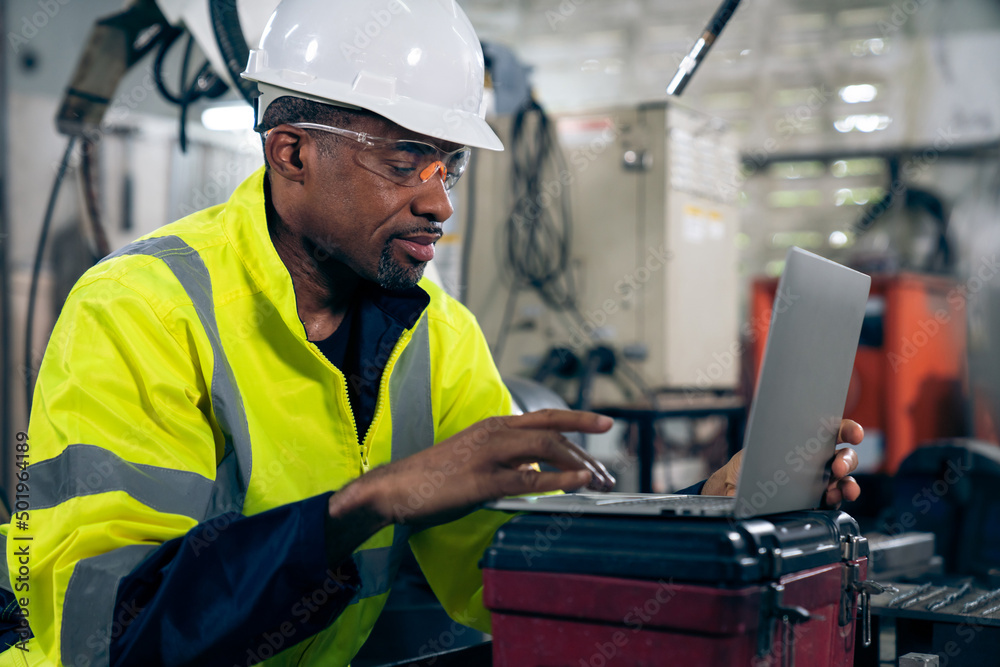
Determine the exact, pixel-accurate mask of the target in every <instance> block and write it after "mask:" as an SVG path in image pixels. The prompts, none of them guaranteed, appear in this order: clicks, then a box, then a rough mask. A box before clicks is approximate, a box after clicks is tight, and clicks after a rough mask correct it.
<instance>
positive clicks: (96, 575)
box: [59, 544, 159, 667]
mask: <svg viewBox="0 0 1000 667" xmlns="http://www.w3.org/2000/svg"><path fill="white" fill-rule="evenodd" d="M158 546H159V545H156V544H133V545H131V546H127V547H120V548H118V549H115V550H114V551H109V552H107V553H104V554H101V555H99V556H92V557H91V558H84V559H83V560H80V561H77V563H76V566H75V567H74V568H73V575H72V576H71V577H70V578H69V585H68V586H67V587H66V597H65V600H64V602H63V624H62V641H61V643H60V646H59V648H60V651H61V653H62V662H63V664H64V665H90V666H91V667H106V665H107V664H108V661H109V655H108V646H109V644H110V642H111V633H112V632H114V631H115V630H116V628H115V625H114V624H115V623H116V622H117V623H119V624H120V625H126V624H128V623H129V622H131V621H132V620H133V619H132V618H129V617H128V613H129V612H128V610H127V609H123V610H120V611H119V612H118V615H119V618H117V619H116V618H114V613H115V598H116V596H117V594H118V582H120V581H121V579H122V577H124V576H125V575H127V574H128V573H129V572H131V571H132V570H134V569H135V568H136V567H137V566H138V565H139V563H141V562H142V561H143V559H145V558H146V556H148V555H149V554H150V552H152V551H154V550H155V549H156V548H157V547H158ZM123 615H124V616H123ZM119 632H120V630H119Z"/></svg>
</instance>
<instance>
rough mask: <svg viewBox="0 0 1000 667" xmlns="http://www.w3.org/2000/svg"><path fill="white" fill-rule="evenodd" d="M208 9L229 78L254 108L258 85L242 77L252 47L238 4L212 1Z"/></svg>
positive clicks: (221, 0) (219, 0)
mask: <svg viewBox="0 0 1000 667" xmlns="http://www.w3.org/2000/svg"><path fill="white" fill-rule="evenodd" d="M208 7H209V10H210V12H211V15H212V30H213V31H214V32H215V41H216V42H217V43H218V45H219V51H220V52H221V53H222V60H223V61H224V62H225V63H226V69H227V70H228V71H229V77H230V78H231V79H232V80H233V83H234V84H235V85H236V89H237V90H238V91H239V92H240V95H242V97H243V99H244V100H246V102H247V104H249V105H250V106H253V105H254V99H255V98H256V97H257V84H255V83H254V82H253V81H248V80H246V79H244V78H243V77H242V76H240V74H241V73H242V72H243V69H244V68H245V67H246V64H247V61H248V60H249V59H250V47H248V46H247V41H246V39H245V38H244V37H243V28H242V27H241V26H240V15H239V12H238V11H237V8H236V3H235V2H233V0H210V2H209V5H208ZM261 111H263V110H261Z"/></svg>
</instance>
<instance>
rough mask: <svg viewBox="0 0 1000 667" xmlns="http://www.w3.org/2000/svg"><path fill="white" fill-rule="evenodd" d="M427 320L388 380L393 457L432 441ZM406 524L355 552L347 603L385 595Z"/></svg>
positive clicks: (405, 543)
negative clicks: (383, 542) (354, 588)
mask: <svg viewBox="0 0 1000 667" xmlns="http://www.w3.org/2000/svg"><path fill="white" fill-rule="evenodd" d="M427 327H428V325H427V318H426V317H423V318H421V319H420V320H419V321H418V322H417V325H416V327H414V329H413V334H412V335H411V336H410V342H409V343H408V344H407V346H406V348H405V349H404V350H403V351H402V352H401V353H400V355H399V358H398V359H397V360H396V365H395V366H394V367H393V369H392V377H390V378H389V406H390V409H391V410H392V460H393V461H398V460H400V459H402V458H406V457H407V456H410V455H411V454H416V453H417V452H419V451H421V450H423V449H426V448H427V447H431V446H432V445H433V444H434V413H433V410H432V408H431V347H430V336H429V334H428V328H427ZM410 532H411V531H410V528H409V526H401V525H398V524H397V525H395V526H393V534H392V546H391V547H380V548H377V549H365V550H363V551H356V552H355V553H354V562H355V563H356V564H357V566H358V573H359V574H360V575H361V588H360V589H359V590H358V592H357V594H356V595H355V596H354V600H352V602H351V604H354V603H355V602H357V601H359V600H363V599H365V598H370V597H374V596H376V595H382V594H383V593H388V592H389V590H390V588H392V582H393V580H394V579H395V578H396V573H397V572H398V571H399V565H400V563H401V562H402V561H403V557H404V556H405V555H406V552H407V551H408V550H409V548H410V545H409V538H410Z"/></svg>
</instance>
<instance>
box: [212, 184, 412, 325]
mask: <svg viewBox="0 0 1000 667" xmlns="http://www.w3.org/2000/svg"><path fill="white" fill-rule="evenodd" d="M266 178H267V176H266V175H265V170H264V167H261V168H260V169H258V170H257V171H256V172H254V173H253V174H252V175H250V177H248V178H247V179H246V180H245V181H243V183H241V184H240V185H239V187H237V188H236V191H235V192H233V195H232V196H231V197H230V198H229V202H228V203H227V204H226V208H225V212H224V214H223V223H222V224H223V228H224V230H225V233H226V236H227V237H228V238H229V242H230V243H231V244H232V245H233V247H234V248H235V249H236V252H237V254H238V255H239V256H240V259H241V260H242V261H243V264H244V266H245V267H246V270H247V272H248V273H249V274H250V276H251V278H252V279H253V281H254V282H255V283H256V284H257V286H258V287H259V288H260V290H261V291H262V292H263V293H264V294H265V295H266V296H267V297H268V299H269V300H270V301H271V302H272V303H273V304H274V305H275V308H276V309H277V310H278V313H279V314H280V315H281V318H282V320H284V322H285V324H286V326H287V327H288V328H289V329H290V330H292V331H293V332H295V335H296V336H298V337H300V338H301V339H302V340H303V341H305V340H306V331H305V327H304V326H303V325H302V322H301V321H300V320H299V313H298V308H297V305H296V299H295V289H294V286H293V284H292V277H291V275H290V274H289V273H288V269H287V268H286V267H285V264H284V262H282V261H281V257H279V256H278V252H277V250H275V249H274V244H273V243H272V242H271V236H270V234H269V233H268V229H267V211H266V204H265V198H264V180H265V179H266ZM359 296H360V297H361V298H365V299H369V300H371V301H372V302H374V303H375V305H376V306H378V308H379V309H380V310H382V311H383V312H384V313H385V314H386V315H388V316H390V317H391V318H392V319H393V320H395V321H396V322H398V323H399V324H400V325H402V326H403V327H404V328H406V329H410V328H412V327H413V326H414V325H415V324H416V323H417V320H418V319H419V318H420V315H421V313H422V312H423V311H424V310H425V309H426V308H427V305H428V304H429V303H430V296H429V295H428V294H427V292H425V291H424V290H423V289H421V288H420V287H419V286H418V287H412V288H410V289H406V290H393V291H390V290H385V289H382V288H381V287H379V286H378V285H376V284H374V283H370V282H366V283H363V286H362V289H361V290H359Z"/></svg>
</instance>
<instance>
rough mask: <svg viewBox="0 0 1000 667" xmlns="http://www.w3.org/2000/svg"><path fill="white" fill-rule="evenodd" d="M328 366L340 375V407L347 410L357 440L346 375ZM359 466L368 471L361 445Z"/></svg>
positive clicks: (331, 365)
mask: <svg viewBox="0 0 1000 667" xmlns="http://www.w3.org/2000/svg"><path fill="white" fill-rule="evenodd" d="M330 367H331V368H333V370H334V371H336V373H337V375H339V376H340V384H341V386H342V387H343V389H344V391H343V392H342V393H341V394H340V407H342V408H344V410H346V411H347V416H348V417H350V418H351V428H352V429H353V431H354V441H355V442H357V441H358V439H359V438H358V422H357V420H356V419H355V418H354V410H353V409H352V408H351V401H350V399H349V398H348V396H349V393H348V390H347V376H346V375H344V372H343V371H341V370H340V369H339V368H337V367H336V366H334V365H333V364H330ZM359 446H360V445H359ZM361 468H362V470H363V471H364V472H368V463H367V461H366V459H365V454H364V448H363V447H362V450H361Z"/></svg>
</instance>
